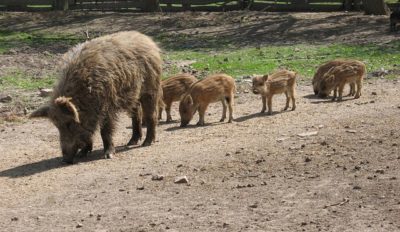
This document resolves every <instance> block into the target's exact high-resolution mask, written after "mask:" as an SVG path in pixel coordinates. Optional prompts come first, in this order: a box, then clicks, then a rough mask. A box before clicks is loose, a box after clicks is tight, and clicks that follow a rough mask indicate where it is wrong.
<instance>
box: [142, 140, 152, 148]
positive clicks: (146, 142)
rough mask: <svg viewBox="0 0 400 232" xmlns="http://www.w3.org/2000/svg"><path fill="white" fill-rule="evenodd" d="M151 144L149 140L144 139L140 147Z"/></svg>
mask: <svg viewBox="0 0 400 232" xmlns="http://www.w3.org/2000/svg"><path fill="white" fill-rule="evenodd" d="M150 145H151V141H144V142H143V144H142V147H148V146H150Z"/></svg>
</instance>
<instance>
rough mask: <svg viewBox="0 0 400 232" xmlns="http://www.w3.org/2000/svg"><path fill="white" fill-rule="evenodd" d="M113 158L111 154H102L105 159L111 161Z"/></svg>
mask: <svg viewBox="0 0 400 232" xmlns="http://www.w3.org/2000/svg"><path fill="white" fill-rule="evenodd" d="M113 157H114V154H113V153H112V152H106V153H104V158H105V159H112V158H113Z"/></svg>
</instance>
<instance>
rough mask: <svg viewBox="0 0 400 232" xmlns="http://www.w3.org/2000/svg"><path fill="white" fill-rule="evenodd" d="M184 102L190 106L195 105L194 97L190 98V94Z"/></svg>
mask: <svg viewBox="0 0 400 232" xmlns="http://www.w3.org/2000/svg"><path fill="white" fill-rule="evenodd" d="M183 100H184V101H185V103H186V104H188V105H192V104H193V99H192V96H190V94H188V95H186V97H185V98H184V99H183Z"/></svg>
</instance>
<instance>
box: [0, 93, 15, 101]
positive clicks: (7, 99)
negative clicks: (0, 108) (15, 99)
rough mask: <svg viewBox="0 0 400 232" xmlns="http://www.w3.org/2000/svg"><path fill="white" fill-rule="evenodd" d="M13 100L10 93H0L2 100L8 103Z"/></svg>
mask: <svg viewBox="0 0 400 232" xmlns="http://www.w3.org/2000/svg"><path fill="white" fill-rule="evenodd" d="M11 101H12V97H11V96H10V95H0V102H2V103H8V102H11Z"/></svg>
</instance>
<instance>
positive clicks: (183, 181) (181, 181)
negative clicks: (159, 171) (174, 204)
mask: <svg viewBox="0 0 400 232" xmlns="http://www.w3.org/2000/svg"><path fill="white" fill-rule="evenodd" d="M174 183H175V184H187V183H189V180H188V178H187V177H186V176H179V177H177V178H175V181H174Z"/></svg>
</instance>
